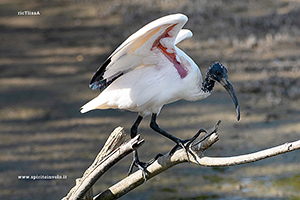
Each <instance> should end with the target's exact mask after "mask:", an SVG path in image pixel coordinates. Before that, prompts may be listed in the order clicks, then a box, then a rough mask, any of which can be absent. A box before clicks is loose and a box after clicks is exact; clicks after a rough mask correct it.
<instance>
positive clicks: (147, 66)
mask: <svg viewBox="0 0 300 200" xmlns="http://www.w3.org/2000/svg"><path fill="white" fill-rule="evenodd" d="M187 20H188V18H187V17H186V16H185V15H183V14H173V15H168V16H165V17H162V18H159V19H157V20H155V21H153V22H151V23H149V24H147V25H146V26H144V27H143V28H141V29H140V30H138V31H137V32H136V33H134V34H132V35H131V36H130V37H129V38H128V39H126V40H125V41H124V42H123V43H122V44H121V45H120V46H119V47H118V48H117V49H116V50H115V51H114V52H113V53H112V54H111V55H110V56H109V57H108V58H107V60H106V61H105V62H104V63H103V64H102V66H100V67H99V69H98V70H97V71H96V72H95V74H94V76H93V78H92V80H91V82H90V87H91V88H92V89H93V90H95V89H98V88H99V89H100V94H99V96H97V97H96V98H94V99H93V100H91V101H90V102H88V103H86V104H85V105H84V106H82V108H81V113H85V112H88V111H90V110H94V109H108V108H113V109H125V110H129V111H134V112H138V113H139V115H138V118H137V119H136V121H135V123H134V124H133V126H132V127H131V137H135V136H136V135H137V129H138V126H139V124H140V122H141V121H142V119H143V118H144V117H145V116H147V115H150V114H152V118H151V123H150V127H151V128H152V129H153V130H154V131H156V132H158V133H160V134H162V135H164V136H166V137H168V138H169V139H171V140H173V141H174V142H175V143H176V144H177V145H176V146H181V147H184V148H186V150H187V151H188V148H189V147H188V146H189V145H190V143H191V141H192V140H194V139H195V136H194V137H193V138H191V139H190V140H184V141H183V140H180V139H179V138H177V137H175V136H173V135H171V134H169V133H167V132H165V131H164V130H162V129H161V128H160V127H159V126H158V125H157V123H156V116H157V115H158V114H159V112H160V110H161V108H162V107H163V106H164V105H165V104H168V103H171V102H175V101H178V100H180V99H185V100H188V101H196V100H200V99H204V98H206V97H208V96H209V95H210V94H211V92H212V90H213V87H214V84H215V82H216V81H217V82H219V83H220V84H221V85H222V86H223V87H224V88H225V89H226V90H227V91H228V93H229V95H230V97H231V98H232V100H233V102H234V104H235V108H236V113H237V119H238V120H239V119H240V109H239V104H238V100H237V97H236V94H235V91H234V89H233V87H232V85H231V83H230V81H229V80H228V75H227V69H226V68H225V67H224V66H223V65H222V64H221V63H218V62H216V63H214V64H212V65H211V66H210V67H209V68H208V70H207V72H206V77H205V79H204V80H203V78H202V76H201V72H200V70H199V68H198V66H197V65H196V64H195V62H194V61H193V60H192V59H191V58H190V57H189V56H188V55H186V54H185V53H184V52H183V51H182V50H180V49H179V48H178V47H177V46H176V44H178V43H179V42H181V41H182V40H184V39H186V38H190V37H192V35H193V34H192V32H191V31H190V30H187V29H182V27H183V26H184V25H185V23H186V22H187ZM201 131H203V130H202V129H201V130H200V131H199V132H198V133H197V134H200V132H201ZM197 134H196V135H197ZM133 165H136V166H138V167H140V168H142V169H144V170H145V168H146V167H147V166H148V165H147V164H145V163H142V162H140V161H139V159H138V156H137V152H135V156H134V162H133ZM133 165H131V167H130V168H131V169H130V171H131V170H132V167H133Z"/></svg>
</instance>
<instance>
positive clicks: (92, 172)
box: [65, 121, 300, 200]
mask: <svg viewBox="0 0 300 200" xmlns="http://www.w3.org/2000/svg"><path fill="white" fill-rule="evenodd" d="M220 123H221V121H218V122H217V123H216V125H215V126H214V127H213V128H212V129H211V130H210V131H208V132H207V133H206V134H205V135H203V136H202V137H199V138H197V139H196V140H195V141H194V142H193V143H192V144H191V146H190V148H191V150H192V152H193V154H194V155H192V154H189V158H188V157H187V153H186V151H185V150H183V149H181V148H178V149H177V150H176V151H175V153H174V154H173V155H172V156H170V155H169V153H167V154H165V155H163V156H162V157H159V158H158V159H157V160H156V161H155V162H154V163H152V164H151V165H150V166H148V167H147V180H149V179H151V178H152V177H154V176H156V175H157V174H159V173H161V172H163V171H165V170H167V169H168V168H170V167H172V166H174V165H177V164H179V163H183V162H188V161H190V162H192V163H194V164H198V165H203V166H232V165H239V164H244V163H250V162H255V161H258V160H261V159H265V158H268V157H272V156H276V155H278V154H283V153H287V152H290V151H294V150H297V149H300V140H298V141H295V142H291V143H286V144H283V145H280V146H276V147H273V148H269V149H266V150H262V151H258V152H256V153H251V154H246V155H240V156H233V157H206V156H204V155H203V152H204V151H205V150H207V149H208V148H210V147H211V146H212V145H213V144H214V143H216V142H217V141H218V140H219V134H218V133H217V130H218V127H219V124H220ZM110 138H113V139H112V140H111V141H114V142H113V143H118V142H117V141H118V139H115V140H114V138H117V137H116V136H113V137H110ZM120 138H122V137H119V139H120ZM138 139H139V138H138V137H136V138H134V139H132V140H130V141H129V142H128V143H126V144H123V145H121V146H118V145H120V144H121V143H122V142H120V143H119V144H118V145H116V146H117V147H118V148H117V149H115V150H114V151H112V152H111V153H107V154H106V155H105V156H101V155H100V154H101V153H100V154H99V155H98V156H97V158H96V160H95V161H94V163H93V164H92V166H91V167H90V168H89V169H88V170H87V171H86V173H85V174H84V177H83V178H82V179H80V181H79V183H77V184H76V186H75V187H74V188H75V189H74V188H73V189H72V190H71V191H70V193H71V194H70V193H69V194H68V196H67V197H65V199H78V198H82V197H83V195H84V194H85V193H86V192H87V191H88V189H89V188H91V186H92V185H93V184H94V183H95V182H96V180H98V178H99V177H100V176H101V175H102V174H103V173H105V172H106V171H107V170H108V167H105V166H110V165H111V164H110V163H109V162H112V163H113V164H115V163H116V162H118V161H119V160H120V159H121V158H119V157H120V156H122V158H123V157H124V156H126V155H128V154H129V153H130V152H132V151H133V149H135V148H137V147H139V146H140V145H141V143H143V141H138ZM108 143H109V142H108ZM126 145H127V146H126ZM128 145H129V147H128ZM105 146H110V145H105ZM125 146H126V147H125ZM104 148H105V147H104ZM114 148H116V147H114ZM107 149H108V150H109V149H111V148H107ZM108 150H102V151H101V152H103V151H104V152H106V151H108ZM120 152H123V153H120ZM124 152H126V153H124ZM99 157H101V159H100V160H99ZM104 163H105V164H104ZM102 165H103V166H102ZM103 168H105V170H103ZM99 173H100V175H99ZM95 177H96V178H95ZM144 182H145V180H144V178H143V174H142V171H141V170H138V171H136V172H135V173H133V174H131V175H130V176H128V177H126V178H124V179H123V180H121V181H120V182H118V183H116V184H115V185H113V186H111V187H110V188H108V189H107V190H105V191H103V192H102V193H100V194H98V195H97V196H95V197H94V200H99V199H117V198H119V197H121V196H123V195H125V194H126V193H128V192H129V191H131V190H133V189H134V188H136V187H138V186H139V185H141V184H143V183H144ZM77 185H78V186H77Z"/></svg>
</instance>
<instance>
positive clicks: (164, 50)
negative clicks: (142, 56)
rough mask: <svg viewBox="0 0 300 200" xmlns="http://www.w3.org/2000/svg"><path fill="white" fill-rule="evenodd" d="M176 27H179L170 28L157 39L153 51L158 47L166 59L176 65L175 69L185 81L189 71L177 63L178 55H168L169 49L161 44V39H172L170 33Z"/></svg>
mask: <svg viewBox="0 0 300 200" xmlns="http://www.w3.org/2000/svg"><path fill="white" fill-rule="evenodd" d="M176 25H177V24H174V25H172V26H170V27H168V28H167V29H166V31H165V32H164V33H163V34H162V35H161V36H160V37H159V38H157V39H156V40H155V42H154V43H153V45H152V48H151V50H152V49H153V48H154V47H156V48H158V49H159V50H161V52H162V53H163V54H164V55H165V56H166V58H168V60H169V61H170V62H172V63H173V64H174V67H175V68H176V70H177V72H178V74H179V75H180V77H181V78H182V79H183V78H184V77H186V75H187V70H186V68H185V67H183V66H182V65H181V64H180V63H179V62H178V61H177V59H176V53H168V52H167V48H166V47H164V46H163V45H162V44H161V43H160V40H161V39H163V38H167V37H169V38H170V37H171V36H170V35H169V32H170V30H172V28H173V27H174V26H176Z"/></svg>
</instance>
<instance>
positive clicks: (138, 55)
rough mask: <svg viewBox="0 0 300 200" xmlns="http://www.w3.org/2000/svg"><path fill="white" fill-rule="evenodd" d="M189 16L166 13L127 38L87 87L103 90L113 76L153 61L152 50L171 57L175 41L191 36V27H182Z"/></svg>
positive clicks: (113, 78)
mask: <svg viewBox="0 0 300 200" xmlns="http://www.w3.org/2000/svg"><path fill="white" fill-rule="evenodd" d="M187 20H188V18H187V17H186V16H185V15H183V14H174V15H168V16H165V17H162V18H159V19H157V20H155V21H153V22H151V23H149V24H147V25H146V26H144V27H143V28H141V29H140V30H138V31H137V32H135V33H134V34H132V35H131V36H130V37H129V38H127V39H126V40H125V41H124V42H123V43H122V44H121V45H120V46H119V47H118V48H117V49H116V50H115V51H114V52H113V53H112V54H111V55H110V56H109V57H108V58H107V59H106V61H105V62H104V63H103V64H102V65H101V66H100V67H99V68H98V70H97V71H96V72H95V74H94V76H93V77H92V79H91V82H90V87H91V88H92V89H93V90H95V89H97V88H99V89H100V91H103V90H104V89H105V88H107V87H108V86H109V85H110V84H111V83H112V82H113V81H114V80H116V79H117V78H119V77H121V76H122V75H123V74H125V73H128V72H130V71H132V70H134V69H136V68H140V67H143V66H145V63H146V64H147V63H148V64H149V62H150V63H151V64H154V63H155V62H159V61H158V60H155V56H153V54H154V53H153V51H155V50H156V49H160V50H163V51H164V54H165V55H166V56H167V57H168V59H169V60H170V61H171V59H174V57H176V56H174V55H175V45H176V44H177V43H179V42H181V41H182V40H184V39H186V38H188V37H192V32H191V31H190V30H186V29H182V27H183V26H184V25H185V23H186V22H187Z"/></svg>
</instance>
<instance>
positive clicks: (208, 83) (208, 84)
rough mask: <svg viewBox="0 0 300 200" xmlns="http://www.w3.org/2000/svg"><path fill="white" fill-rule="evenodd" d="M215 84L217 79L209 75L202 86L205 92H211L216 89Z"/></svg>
mask: <svg viewBox="0 0 300 200" xmlns="http://www.w3.org/2000/svg"><path fill="white" fill-rule="evenodd" d="M214 86H215V81H214V80H211V79H209V78H208V77H206V78H205V80H204V81H203V83H202V88H201V89H202V91H203V92H208V93H211V92H212V90H213V89H214Z"/></svg>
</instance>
